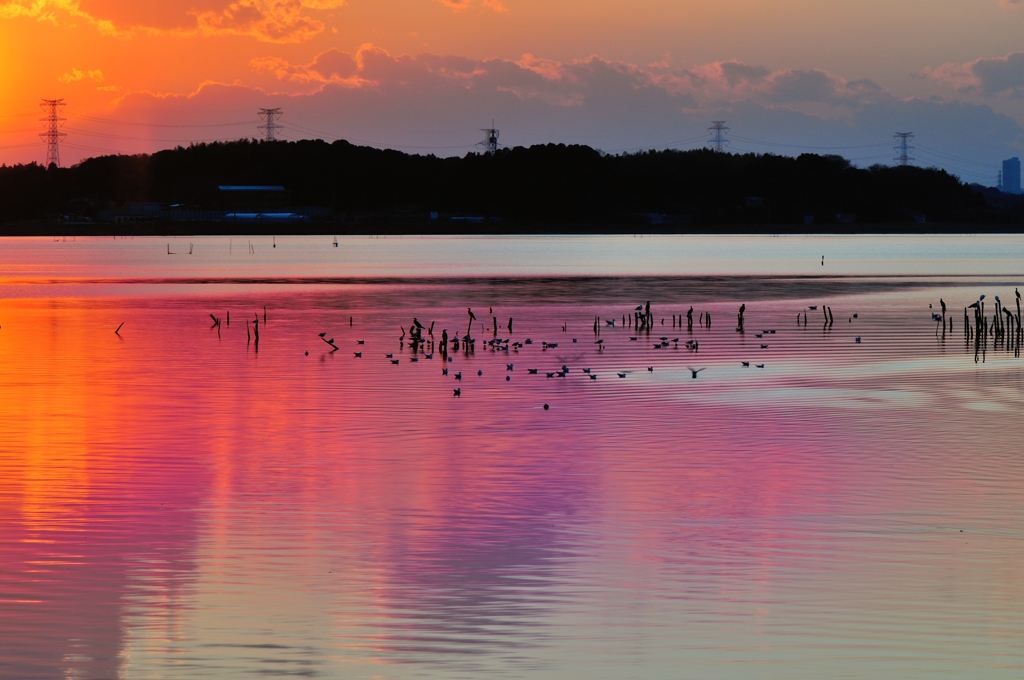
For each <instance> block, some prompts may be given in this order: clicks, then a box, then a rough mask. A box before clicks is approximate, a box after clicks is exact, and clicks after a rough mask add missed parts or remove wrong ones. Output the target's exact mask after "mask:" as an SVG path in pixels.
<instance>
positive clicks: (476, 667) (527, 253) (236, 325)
mask: <svg viewBox="0 0 1024 680" xmlns="http://www.w3.org/2000/svg"><path fill="white" fill-rule="evenodd" d="M275 245H276V247H275ZM190 248H191V250H192V254H191V255H189V250H190ZM168 252H171V253H174V254H173V255H168ZM823 255H824V257H825V260H824V265H822V263H821V262H822V260H821V258H822V256H823ZM0 283H2V285H0V677H3V678H58V677H60V678H122V677H123V678H202V677H209V678H249V677H259V676H273V677H277V676H302V677H321V678H395V679H404V678H480V677H485V676H486V677H499V678H545V679H547V678H554V679H569V678H572V679H575V678H602V679H603V678H608V679H619V678H701V679H705V678H758V679H762V678H780V679H781V678H787V679H790V678H815V679H817V678H825V677H828V678H865V677H874V678H893V679H895V678H901V679H902V678H936V677H955V678H1020V677H1022V675H1024V456H1022V453H1021V451H1022V449H1024V445H1022V443H1021V442H1022V441H1024V422H1022V419H1021V412H1022V408H1024V363H1022V362H1021V359H1019V358H1016V356H1015V352H1014V351H1013V346H1012V343H1010V342H1006V343H1002V344H1000V343H996V342H994V339H993V338H990V339H988V340H987V341H986V342H984V343H981V345H982V346H983V348H984V351H983V352H982V351H978V352H977V353H976V350H979V345H978V344H976V343H975V342H973V341H971V342H968V341H967V340H966V339H965V336H964V307H966V306H967V305H969V304H970V303H972V302H974V301H975V300H977V299H978V298H979V296H980V295H982V294H984V295H986V298H985V303H986V312H987V313H988V314H989V315H991V311H992V309H993V307H992V305H993V304H994V297H995V296H996V295H999V296H1000V298H1001V300H1002V302H1003V303H1004V304H1005V305H1007V307H1008V308H1010V309H1011V311H1012V312H1013V313H1014V314H1016V311H1017V310H1016V300H1015V296H1014V289H1015V287H1017V286H1019V285H1021V284H1024V238H1021V237H1007V236H998V237H995V236H991V237H990V236H981V237H967V236H963V237H896V236H894V237H779V238H768V237H667V236H666V237H653V238H648V237H643V238H640V237H636V238H634V237H596V238H583V237H511V238H502V237H493V238H486V237H481V238H464V239H459V238H408V237H407V238H395V237H390V238H387V239H385V238H380V239H372V238H343V239H339V245H338V247H334V246H333V241H332V239H330V238H329V237H328V238H324V237H317V238H277V239H270V238H263V237H259V238H253V239H244V238H243V239H239V238H237V237H236V238H233V239H228V238H194V239H182V238H178V239H174V240H170V241H169V240H167V239H142V238H136V239H118V240H115V239H81V238H79V239H77V240H72V239H68V240H58V241H54V240H52V239H0ZM940 298H941V299H943V300H944V301H945V302H946V303H947V305H948V307H949V318H951V319H952V321H953V330H952V331H950V330H948V328H947V330H946V332H945V333H943V332H942V330H940V329H939V328H938V325H937V324H936V322H935V321H933V320H932V316H931V315H932V313H934V312H938V311H939V300H940ZM647 301H650V304H651V311H652V316H653V319H654V323H655V326H654V328H653V330H651V332H649V333H648V332H638V331H636V330H634V329H632V328H630V327H628V325H627V327H625V328H624V327H623V317H624V316H625V315H627V314H632V312H633V310H634V308H635V307H636V306H637V305H640V304H645V303H647ZM740 304H745V305H746V312H745V332H743V333H738V332H737V331H736V315H737V309H738V307H739V305H740ZM929 305H933V307H931V308H930V307H929ZM690 306H693V308H694V314H693V318H694V324H693V329H692V332H690V331H688V330H687V328H686V326H685V319H683V321H682V323H683V325H682V327H675V326H674V322H673V315H685V313H686V311H687V310H688V309H689V308H690ZM811 306H817V309H816V310H810V309H809V307H811ZM824 306H827V307H830V308H831V311H832V314H833V323H832V324H831V325H826V324H825V322H824V319H823V312H822V309H823V307H824ZM467 307H472V309H473V311H474V313H475V314H476V317H477V322H476V324H475V326H474V327H473V330H472V335H473V336H475V337H476V343H475V348H474V349H473V351H471V352H466V351H465V350H464V348H463V347H461V346H460V348H459V350H458V351H451V352H450V354H449V356H450V358H451V361H449V362H443V360H442V357H441V352H440V351H439V349H437V347H436V346H435V347H434V348H432V349H431V348H429V347H428V348H426V349H424V348H416V349H415V350H414V348H412V347H410V345H409V343H408V337H407V338H406V340H407V341H406V342H404V343H402V342H400V339H399V338H400V336H401V335H402V334H403V332H406V333H407V332H408V331H409V328H410V322H411V320H412V318H413V317H417V318H418V319H419V320H420V321H421V322H423V323H424V324H425V325H426V326H428V327H429V326H430V325H431V324H434V336H435V338H437V339H439V338H440V332H441V330H442V329H447V331H448V333H449V335H455V334H458V335H460V336H461V335H463V334H464V333H465V331H466V326H467V323H468V316H467V312H466V308H467ZM489 308H493V310H494V311H493V314H489V313H488V310H489ZM264 310H265V311H264ZM708 312H710V314H711V317H712V325H711V327H710V328H708V327H707V326H706V325H705V324H704V323H703V320H704V317H703V316H702V315H703V314H706V313H708ZM805 312H806V314H807V323H806V325H805V324H804V323H803V314H804V313H805ZM229 313H230V325H229V324H228V319H227V317H228V314H229ZM211 314H213V315H214V316H216V317H219V318H220V319H221V324H220V326H213V325H212V324H213V321H212V320H211V317H210V315H211ZM264 314H265V315H266V316H265V321H264ZM854 314H856V315H857V318H853V315H854ZM798 315H799V321H798ZM494 317H497V321H498V326H499V328H498V330H497V333H496V335H497V337H498V338H501V339H510V340H511V342H512V343H515V342H520V343H523V345H522V347H515V348H512V347H510V349H509V350H507V351H505V350H503V349H495V348H493V347H490V346H488V345H486V344H484V343H485V341H486V340H489V339H493V338H494V337H495V330H494V328H493V319H494ZM509 317H512V318H513V332H511V333H509V331H508V329H507V322H508V319H509ZM595 317H597V318H599V322H600V326H599V327H600V335H599V336H598V335H596V334H595V332H594V327H593V326H594V321H595ZM254 318H255V319H258V321H259V338H260V339H259V345H258V347H257V346H256V343H255V342H254V341H253V335H252V334H253V324H252V323H251V322H252V321H253V320H254ZM676 318H678V316H677V317H676ZM662 319H664V324H662ZM612 320H614V321H615V325H614V327H613V326H611V325H608V321H612ZM122 323H123V326H122V327H121V329H120V333H119V334H115V332H114V331H115V329H116V328H118V326H119V324H122ZM563 329H564V330H563ZM772 330H774V331H775V332H774V333H772V332H766V333H762V331H772ZM319 333H326V337H325V338H324V339H333V340H334V343H335V344H336V345H337V346H338V348H339V349H338V350H337V351H332V347H331V346H329V345H328V344H327V343H326V342H324V340H323V339H321V338H320V337H319V335H318V334H319ZM757 335H761V336H762V337H757ZM662 336H664V337H666V338H667V339H668V344H667V346H659V347H658V348H655V346H654V345H655V344H659V345H660V343H661V340H660V339H661V337H662ZM634 337H635V338H637V339H636V340H633V339H631V338H634ZM858 337H859V338H860V339H861V341H860V342H857V341H856V338H858ZM527 338H529V339H530V340H532V342H531V343H530V344H526V340H527ZM676 338H678V342H675V339H676ZM598 339H600V340H603V342H602V343H601V344H596V341H597V340H598ZM574 340H575V341H574ZM687 340H696V341H697V342H698V345H699V347H698V350H697V351H696V352H694V351H692V350H690V349H688V348H687V346H686V341H687ZM544 343H553V344H555V345H557V346H550V345H545V344H544ZM509 344H510V345H511V343H509ZM762 345H767V347H762ZM307 352H308V354H307ZM357 352H360V353H361V356H359V357H357V356H356V353H357ZM388 354H391V355H393V356H392V357H390V358H389V357H387V356H386V355H388ZM414 359H415V361H414ZM393 360H397V361H398V363H397V364H395V363H392V362H393ZM744 361H747V362H750V366H749V367H744V366H743V365H742V362H744ZM758 364H762V365H763V368H758V367H757V365H758ZM563 366H564V367H567V368H568V373H567V374H566V375H565V376H564V377H559V376H558V373H560V372H562V368H563ZM444 368H447V370H448V375H444V374H443V369H444ZM690 368H704V369H705V370H703V371H701V372H700V373H698V375H697V378H696V379H695V378H693V377H692V374H691V371H690ZM528 369H537V373H536V374H531V373H529V371H528ZM583 369H590V373H585V372H584V370H583ZM652 369H653V370H652ZM548 373H552V374H554V375H553V377H548V375H547V374H548ZM456 374H460V375H461V379H456ZM620 374H622V375H624V376H625V377H619V375H620ZM592 375H593V376H596V379H595V378H591V376H592ZM455 389H459V390H460V391H461V392H460V396H458V397H456V396H454V390H455ZM545 404H547V405H548V409H547V410H545V408H544V405H545Z"/></svg>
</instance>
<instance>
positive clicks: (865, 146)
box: [732, 135, 888, 151]
mask: <svg viewBox="0 0 1024 680" xmlns="http://www.w3.org/2000/svg"><path fill="white" fill-rule="evenodd" d="M732 138H733V139H739V140H741V141H744V142H750V143H751V144H763V145H765V146H781V147H787V148H791V149H820V150H832V151H843V150H847V149H875V148H880V147H884V146H888V144H855V145H851V146H814V145H809V144H783V143H781V142H766V141H764V140H760V139H751V138H749V137H740V136H739V135H733V136H732Z"/></svg>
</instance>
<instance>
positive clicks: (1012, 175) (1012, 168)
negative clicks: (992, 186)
mask: <svg viewBox="0 0 1024 680" xmlns="http://www.w3.org/2000/svg"><path fill="white" fill-rule="evenodd" d="M999 188H1000V189H1002V190H1003V191H1005V192H1006V193H1008V194H1019V193H1020V159H1019V158H1017V157H1016V156H1014V157H1013V158H1008V159H1006V160H1005V161H1003V185H1002V186H1001V187H999Z"/></svg>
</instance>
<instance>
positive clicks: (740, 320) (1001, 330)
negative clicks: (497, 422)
mask: <svg viewBox="0 0 1024 680" xmlns="http://www.w3.org/2000/svg"><path fill="white" fill-rule="evenodd" d="M1016 296H1017V313H1016V315H1014V314H1013V313H1011V312H1010V311H1009V309H1007V308H1006V307H1005V306H1003V305H1002V304H1001V303H1000V301H999V298H998V296H997V297H996V312H995V315H994V317H993V318H992V319H988V318H987V317H986V316H985V314H984V299H985V296H984V295H982V296H981V297H980V298H979V299H978V300H977V301H976V302H974V303H972V304H971V305H969V306H968V307H965V308H964V333H965V335H966V336H967V337H968V339H975V336H976V334H977V336H980V337H981V338H986V339H987V338H988V337H989V336H991V337H993V338H994V339H993V344H994V346H995V343H997V342H998V339H999V338H1000V337H1005V336H1009V337H1010V340H1009V343H1013V342H1014V339H1016V345H1017V347H1018V348H1019V346H1020V339H1021V338H1024V332H1022V330H1021V323H1020V293H1019V292H1017V294H1016ZM939 302H940V305H941V310H942V311H941V313H937V312H933V313H932V320H934V321H935V322H936V324H937V326H936V329H937V330H936V332H938V328H939V327H940V326H941V329H942V333H943V335H945V333H946V332H947V329H948V331H949V332H952V330H953V319H952V317H951V316H947V310H946V303H945V301H943V300H940V301H939ZM929 307H931V305H929ZM972 308H973V309H974V310H975V320H974V325H973V327H972V326H971V324H970V323H969V319H968V313H967V310H968V309H972ZM745 311H746V305H745V304H744V305H741V306H740V308H739V311H738V314H737V318H736V329H735V330H736V332H737V333H741V334H744V333H746V329H745V319H744V314H745ZM817 311H819V306H818V305H810V306H807V307H806V308H804V309H802V310H801V311H800V312H798V313H797V325H798V326H807V324H808V316H807V313H808V312H817ZM820 311H821V314H822V315H823V319H824V328H825V329H829V328H831V326H832V325H833V324H834V323H835V317H834V315H833V313H832V309H831V308H830V307H828V306H821V307H820ZM489 312H490V316H491V319H492V325H491V326H490V327H487V326H485V325H484V324H483V323H481V322H479V321H478V320H477V317H476V314H474V313H473V310H472V308H467V316H468V323H467V328H466V332H465V333H464V334H463V335H462V336H461V337H460V336H459V334H458V333H457V332H456V333H454V334H453V335H452V336H451V337H449V335H448V330H447V329H444V330H443V331H442V332H441V337H440V339H435V337H434V326H435V324H434V323H431V324H430V326H429V327H426V326H424V325H423V324H422V323H420V321H419V320H418V319H417V318H413V321H412V323H410V325H409V329H408V331H407V330H406V328H405V327H404V326H401V327H400V329H401V335H400V336H398V338H397V340H398V345H399V350H400V351H402V350H404V349H405V347H406V345H408V347H409V349H410V350H411V351H412V355H411V356H409V357H408V358H409V361H410V362H414V363H415V362H419V361H420V359H423V360H428V361H429V360H433V359H434V356H435V355H439V357H440V359H441V361H442V362H443V363H444V366H443V367H442V370H441V374H442V376H449V366H448V364H450V363H452V362H453V361H454V357H455V356H456V355H457V354H458V353H459V352H460V351H461V352H462V353H463V354H464V355H465V356H472V355H473V354H474V353H475V351H476V347H477V344H478V343H479V344H480V345H481V346H482V347H483V349H484V350H485V351H490V352H493V353H505V354H506V355H507V356H509V357H510V358H511V357H513V356H517V355H519V353H520V351H521V350H524V349H525V348H526V347H527V346H531V345H533V346H535V345H539V346H540V349H541V351H542V352H547V351H548V350H556V349H558V347H559V342H568V343H571V344H573V345H580V344H583V345H586V343H580V340H579V339H578V338H571V340H570V339H568V338H567V339H566V340H560V341H559V342H552V341H549V340H541V341H539V342H538V341H534V340H533V339H532V338H524V339H523V340H522V341H518V340H513V339H512V338H510V337H499V336H498V332H499V329H500V325H499V323H498V319H497V317H496V316H494V311H493V308H491V309H490V310H489ZM266 313H267V312H266V307H264V309H263V323H264V325H266ZM1004 315H1005V316H1006V318H1005V319H1003V316H1004ZM859 316H860V315H859V314H857V313H853V314H851V315H850V316H849V318H848V321H849V322H850V323H853V321H854V320H855V319H858V318H859ZM210 318H211V319H212V320H213V326H211V328H217V329H218V332H219V329H220V325H221V319H220V318H219V317H216V316H214V315H213V314H210ZM602 320H603V324H602ZM230 321H231V317H230V313H229V314H228V317H227V323H228V324H229V325H230ZM620 322H621V326H620V325H619V323H620ZM711 322H712V320H711V314H710V313H709V312H702V313H700V315H699V316H698V318H697V324H698V326H699V327H700V328H702V329H704V330H710V328H711ZM352 324H353V318H352V317H349V325H350V326H351V325H352ZM664 324H665V319H661V326H664ZM684 324H685V325H684ZM123 325H124V324H122V325H121V326H123ZM259 325H260V318H259V315H258V314H257V315H255V318H254V319H251V320H248V321H247V322H246V334H247V337H248V338H249V341H250V342H252V341H253V339H255V340H254V341H255V343H256V348H257V351H258V348H259ZM474 325H477V326H479V329H480V331H481V332H482V333H486V332H487V331H491V333H492V335H493V337H491V338H490V339H487V340H479V339H478V338H475V337H473V336H472V332H473V327H474ZM121 326H118V328H117V330H116V331H115V333H118V334H119V331H120V329H121ZM250 327H251V329H252V331H251V333H250V331H249V329H250ZM504 327H505V328H507V329H508V331H509V334H511V333H512V329H513V319H512V318H509V320H508V323H507V324H506V325H505V326H504ZM655 327H656V326H655V323H654V317H653V314H652V313H651V310H650V303H649V302H648V303H647V304H646V305H638V306H637V307H636V308H635V309H634V310H633V311H632V312H631V313H630V314H622V315H621V316H619V317H613V318H610V319H609V318H603V319H602V317H595V318H594V324H593V333H594V336H595V338H596V339H594V340H593V341H590V342H592V347H593V350H592V351H594V352H597V353H598V354H599V355H600V354H602V353H603V352H604V351H605V348H606V342H605V340H606V339H605V338H602V337H600V336H601V332H602V330H605V329H612V328H615V329H620V328H621V329H629V330H630V333H631V334H627V335H626V337H627V338H628V341H627V342H629V343H633V342H635V343H638V344H640V345H641V346H642V343H646V344H647V346H648V347H651V348H653V349H654V350H664V349H669V348H673V349H676V350H678V349H680V345H681V346H682V349H685V350H686V351H688V352H690V353H692V354H694V355H697V354H699V352H700V341H699V340H698V339H697V338H695V337H689V338H685V339H684V338H682V337H679V336H676V337H670V336H668V335H661V336H658V337H656V338H653V339H652V338H651V335H652V334H653V332H654V328H655ZM1007 327H1009V330H1007ZM672 328H673V329H678V330H679V331H680V332H683V331H684V329H685V332H686V333H687V334H688V335H691V336H692V335H693V333H694V318H693V308H692V307H691V308H690V310H689V311H688V312H687V313H686V314H685V315H684V314H678V315H676V314H673V315H672ZM561 330H562V332H567V331H568V326H567V324H563V325H562V327H561ZM775 333H776V329H774V328H768V329H761V330H760V331H755V332H754V333H753V336H754V337H755V338H757V339H759V340H765V339H766V337H770V336H772V335H775ZM318 337H319V338H320V340H321V341H322V342H324V343H325V344H326V345H327V346H328V347H329V348H330V349H329V350H328V352H329V353H331V354H333V353H334V352H338V351H340V349H341V348H340V346H339V345H338V344H337V342H336V341H335V339H334V338H333V337H328V333H327V332H326V331H324V332H321V333H319V334H318ZM620 337H621V336H620ZM652 340H653V341H652ZM853 340H854V342H855V343H857V344H860V343H861V337H860V336H856V337H854V339H853ZM976 341H977V340H976ZM1004 342H1007V341H1006V340H1004ZM355 344H356V349H354V350H353V356H354V358H356V359H361V358H363V354H364V352H365V351H366V350H365V345H366V341H365V340H362V339H360V340H355ZM758 345H759V347H760V349H761V350H766V349H768V348H769V343H768V342H760V343H758ZM982 351H983V350H982ZM586 353H587V350H584V349H582V348H581V349H580V351H579V352H578V353H577V355H576V357H575V358H576V359H579V358H582V357H584V356H585V355H586ZM305 354H306V355H307V356H308V355H309V351H308V350H307V351H306V352H305ZM382 355H383V358H384V359H386V360H387V361H389V362H390V363H391V364H393V365H396V366H397V365H399V364H400V363H401V357H398V358H396V356H395V353H394V352H387V353H385V352H382ZM559 361H560V362H561V364H560V365H559V366H556V367H554V368H553V369H552V370H544V371H542V370H541V369H540V368H539V367H531V368H527V369H526V373H527V375H541V374H543V375H545V376H546V378H548V379H555V378H566V377H567V376H569V375H570V370H571V369H570V367H569V366H568V364H567V361H566V360H564V359H562V358H560V359H559ZM516 363H517V362H515V361H511V362H507V363H506V364H505V367H506V373H507V374H506V376H505V380H506V381H511V379H512V378H511V375H512V373H513V371H514V370H515V368H516ZM740 365H741V367H743V368H750V367H751V365H753V367H754V368H758V369H764V368H765V364H764V363H752V362H751V361H749V360H748V361H740ZM654 368H655V367H654V366H648V367H647V371H648V372H651V373H653V372H654ZM687 370H688V371H689V372H690V377H691V379H694V380H696V379H697V377H698V375H699V374H700V373H702V372H703V371H705V370H707V367H706V366H705V367H700V368H694V367H693V366H687ZM580 371H581V374H582V375H585V376H586V378H587V379H589V380H597V379H598V377H599V376H598V372H597V371H595V370H594V369H593V368H592V367H585V368H582V369H580ZM631 372H632V371H629V370H618V371H614V374H615V375H616V376H617V377H618V378H619V379H625V378H627V377H628V376H629V374H630V373H631ZM482 375H483V370H482V369H480V370H478V371H477V376H482ZM450 377H452V378H453V379H454V380H455V381H458V382H459V383H460V386H459V387H454V388H453V396H454V397H460V396H461V395H462V387H461V383H462V380H463V373H462V371H459V372H456V373H454V374H451V376H450ZM545 408H547V405H546V404H545Z"/></svg>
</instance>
